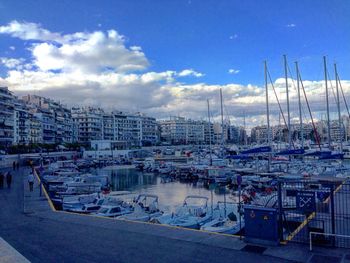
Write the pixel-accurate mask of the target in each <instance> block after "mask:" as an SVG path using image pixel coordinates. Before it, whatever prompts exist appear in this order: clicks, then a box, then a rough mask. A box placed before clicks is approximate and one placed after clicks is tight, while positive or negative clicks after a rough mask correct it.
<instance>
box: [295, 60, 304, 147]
mask: <svg viewBox="0 0 350 263" xmlns="http://www.w3.org/2000/svg"><path fill="white" fill-rule="evenodd" d="M295 69H296V72H297V89H298V104H299V122H300V137H301V149H304V127H303V116H302V112H301V98H300V76H299V66H298V62H297V61H296V62H295Z"/></svg>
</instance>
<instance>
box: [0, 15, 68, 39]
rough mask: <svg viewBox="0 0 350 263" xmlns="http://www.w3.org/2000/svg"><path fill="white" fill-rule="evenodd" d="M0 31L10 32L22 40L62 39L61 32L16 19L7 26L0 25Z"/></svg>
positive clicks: (3, 32)
mask: <svg viewBox="0 0 350 263" xmlns="http://www.w3.org/2000/svg"><path fill="white" fill-rule="evenodd" d="M0 33H2V34H9V35H11V36H13V37H17V38H20V39H22V40H41V41H57V42H61V41H62V36H61V35H60V34H59V33H51V32H50V31H48V30H46V29H43V28H41V26H40V25H39V24H35V23H28V22H23V23H20V22H18V21H16V20H14V21H12V22H10V23H9V24H8V25H6V26H0Z"/></svg>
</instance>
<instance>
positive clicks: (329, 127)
mask: <svg viewBox="0 0 350 263" xmlns="http://www.w3.org/2000/svg"><path fill="white" fill-rule="evenodd" d="M323 66H324V81H325V85H326V104H327V126H328V129H327V132H328V136H327V137H328V147H329V148H331V124H330V118H329V101H328V80H327V61H326V56H323Z"/></svg>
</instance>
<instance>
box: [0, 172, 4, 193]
mask: <svg viewBox="0 0 350 263" xmlns="http://www.w3.org/2000/svg"><path fill="white" fill-rule="evenodd" d="M2 188H4V174H3V173H2V172H0V189H2Z"/></svg>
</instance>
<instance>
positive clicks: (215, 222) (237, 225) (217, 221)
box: [200, 201, 244, 235]
mask: <svg viewBox="0 0 350 263" xmlns="http://www.w3.org/2000/svg"><path fill="white" fill-rule="evenodd" d="M240 217H241V215H240V213H239V211H238V204H237V203H232V202H221V201H219V202H218V203H217V206H216V208H215V209H214V210H213V216H212V220H211V221H209V222H207V223H205V224H204V225H203V226H201V228H200V229H201V230H204V231H209V232H216V233H222V234H233V235H234V234H237V233H238V232H239V231H240V230H241V229H242V228H243V227H244V220H243V218H242V217H241V220H239V219H240Z"/></svg>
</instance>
